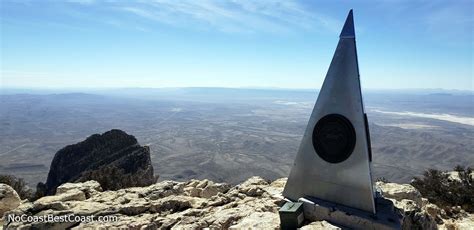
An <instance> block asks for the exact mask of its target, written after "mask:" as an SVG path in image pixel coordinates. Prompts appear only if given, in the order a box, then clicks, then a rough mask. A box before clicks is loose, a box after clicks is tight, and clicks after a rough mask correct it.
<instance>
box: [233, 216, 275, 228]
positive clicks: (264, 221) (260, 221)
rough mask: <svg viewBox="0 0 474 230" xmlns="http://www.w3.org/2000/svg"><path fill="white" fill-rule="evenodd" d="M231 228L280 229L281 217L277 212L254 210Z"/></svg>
mask: <svg viewBox="0 0 474 230" xmlns="http://www.w3.org/2000/svg"><path fill="white" fill-rule="evenodd" d="M229 229H280V217H279V216H278V213H275V212H254V213H252V214H250V215H249V216H246V217H244V218H242V219H241V220H240V221H239V222H238V223H237V224H235V225H232V226H230V227H229Z"/></svg>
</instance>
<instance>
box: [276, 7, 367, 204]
mask: <svg viewBox="0 0 474 230" xmlns="http://www.w3.org/2000/svg"><path fill="white" fill-rule="evenodd" d="M328 114H340V115H342V116H344V117H345V118H347V119H348V120H349V121H350V122H351V124H352V125H353V127H354V129H355V136H356V142H355V147H354V149H353V152H352V154H351V155H350V156H349V157H348V158H347V159H345V160H343V161H342V162H339V163H330V162H327V161H325V160H323V159H322V158H321V157H320V156H318V154H317V153H316V150H315V148H314V147H313V143H312V138H313V129H314V127H315V125H316V123H317V122H318V121H319V120H320V119H321V118H322V117H324V116H326V115H328ZM364 115H365V113H364V105H363V101H362V95H361V88H360V80H359V69H358V63H357V51H356V44H355V34H354V24H353V17H352V10H351V11H350V12H349V15H348V17H347V19H346V23H345V25H344V28H343V30H342V32H341V35H340V39H339V43H338V45H337V48H336V51H335V53H334V57H333V59H332V62H331V65H330V67H329V70H328V72H327V75H326V78H325V80H324V83H323V86H322V88H321V91H320V93H319V96H318V99H317V101H316V104H315V106H314V109H313V112H312V114H311V117H310V119H309V122H308V125H307V127H306V131H305V134H304V136H303V139H302V141H301V144H300V147H299V150H298V153H297V155H296V159H295V161H294V165H293V167H292V169H291V173H290V176H289V178H288V182H287V184H286V186H285V190H284V191H283V195H284V196H285V197H287V198H289V199H291V200H294V201H296V200H298V199H299V198H302V197H316V198H319V199H322V200H326V201H330V202H334V203H338V204H341V205H345V206H349V207H353V208H357V209H361V210H364V211H367V212H371V213H375V204H374V195H373V189H372V178H371V172H370V168H371V166H370V158H369V148H370V146H369V143H368V139H367V133H366V132H368V131H367V130H366V123H365V122H366V121H365V118H364Z"/></svg>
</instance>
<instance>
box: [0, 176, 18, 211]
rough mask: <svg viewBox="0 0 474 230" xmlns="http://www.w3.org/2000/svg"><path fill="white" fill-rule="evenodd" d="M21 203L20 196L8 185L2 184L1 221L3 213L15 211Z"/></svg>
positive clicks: (0, 196) (0, 195)
mask: <svg viewBox="0 0 474 230" xmlns="http://www.w3.org/2000/svg"><path fill="white" fill-rule="evenodd" d="M20 203H21V200H20V196H18V194H17V193H16V191H15V190H14V189H13V188H12V187H10V186H9V185H6V184H0V219H1V217H2V216H3V213H5V212H7V211H10V210H12V209H15V208H16V207H18V206H19V205H20Z"/></svg>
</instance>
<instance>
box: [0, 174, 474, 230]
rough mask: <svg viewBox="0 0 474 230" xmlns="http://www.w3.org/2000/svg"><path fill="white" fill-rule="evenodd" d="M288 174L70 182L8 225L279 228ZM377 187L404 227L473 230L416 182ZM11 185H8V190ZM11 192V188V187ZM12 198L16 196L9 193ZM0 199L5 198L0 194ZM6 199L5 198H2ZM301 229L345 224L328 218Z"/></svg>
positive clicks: (467, 219)
mask: <svg viewBox="0 0 474 230" xmlns="http://www.w3.org/2000/svg"><path fill="white" fill-rule="evenodd" d="M285 183H286V179H285V178H282V179H278V180H275V181H273V182H269V181H266V180H264V179H262V178H260V177H252V178H249V179H248V180H246V181H245V182H243V183H241V184H238V185H236V186H230V185H228V184H223V183H214V182H212V181H209V180H190V181H187V182H176V181H162V182H159V183H154V184H152V185H150V186H146V187H132V188H125V189H120V190H116V191H103V189H102V187H101V186H100V184H99V183H98V182H96V181H87V182H82V183H65V184H63V185H61V186H59V187H58V188H57V190H56V194H55V195H52V196H45V197H42V198H40V199H38V200H36V201H34V202H28V201H24V202H23V203H21V204H20V205H19V206H18V207H16V208H13V209H12V207H11V206H9V207H10V209H12V210H10V211H7V212H6V213H5V215H4V220H3V221H4V223H3V227H4V228H5V229H17V228H20V229H37V228H39V229H46V228H47V229H50V228H52V229H64V228H73V229H97V228H99V227H101V229H117V228H121V229H124V228H126V229H203V228H209V229H278V228H279V227H280V225H279V224H280V220H279V216H278V209H279V207H280V206H281V205H282V203H283V202H284V201H283V197H282V196H281V193H282V191H283V188H284V185H285ZM377 186H378V187H379V188H380V189H381V190H383V194H384V196H385V197H386V198H389V199H391V200H392V201H393V202H394V203H395V205H396V207H397V208H399V209H401V211H402V213H404V219H403V228H404V229H472V226H474V215H472V214H468V213H463V212H462V211H461V212H460V213H459V215H458V217H457V218H456V219H449V218H448V217H447V216H446V215H445V214H444V213H443V211H442V210H441V209H439V208H438V207H437V206H436V205H434V204H431V203H429V202H428V200H426V199H424V198H423V197H421V195H420V193H419V192H418V191H417V190H416V189H415V188H414V187H412V186H411V185H408V184H404V185H400V184H394V183H382V182H378V183H377ZM5 190H6V189H5ZM9 191H10V190H9ZM10 197H11V196H10ZM0 199H1V198H0ZM1 202H3V200H1ZM9 215H10V216H12V215H15V216H21V215H25V216H44V215H54V216H65V215H74V216H82V217H84V216H90V215H93V216H95V217H99V216H114V217H116V218H117V219H116V220H115V221H110V222H88V221H84V222H79V221H78V222H35V223H31V222H28V221H15V222H9V220H8V216H9ZM301 229H341V226H335V225H332V224H331V223H328V222H326V221H324V220H321V221H316V222H311V223H308V222H306V223H304V226H303V227H302V228H301Z"/></svg>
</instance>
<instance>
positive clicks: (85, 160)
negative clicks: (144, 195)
mask: <svg viewBox="0 0 474 230" xmlns="http://www.w3.org/2000/svg"><path fill="white" fill-rule="evenodd" d="M87 180H97V181H99V183H100V184H101V185H102V187H103V189H104V190H116V189H120V188H124V187H131V186H147V185H150V184H153V183H154V182H155V181H156V179H155V178H154V175H153V166H152V164H151V159H150V149H149V148H148V147H147V146H140V145H139V144H138V142H137V139H135V137H134V136H132V135H128V134H126V133H125V132H123V131H121V130H116V129H113V130H110V131H108V132H105V133H103V134H102V135H100V134H94V135H92V136H90V137H88V138H87V139H86V140H84V141H82V142H79V143H77V144H74V145H69V146H66V147H64V148H63V149H61V150H59V151H58V152H57V153H56V155H55V156H54V158H53V161H52V162H51V167H50V170H49V173H48V178H47V181H46V184H42V183H40V184H39V185H38V189H37V190H38V193H39V194H40V196H41V195H43V194H45V195H52V194H55V192H56V188H57V187H58V186H59V185H61V184H64V183H67V182H80V181H87Z"/></svg>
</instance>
